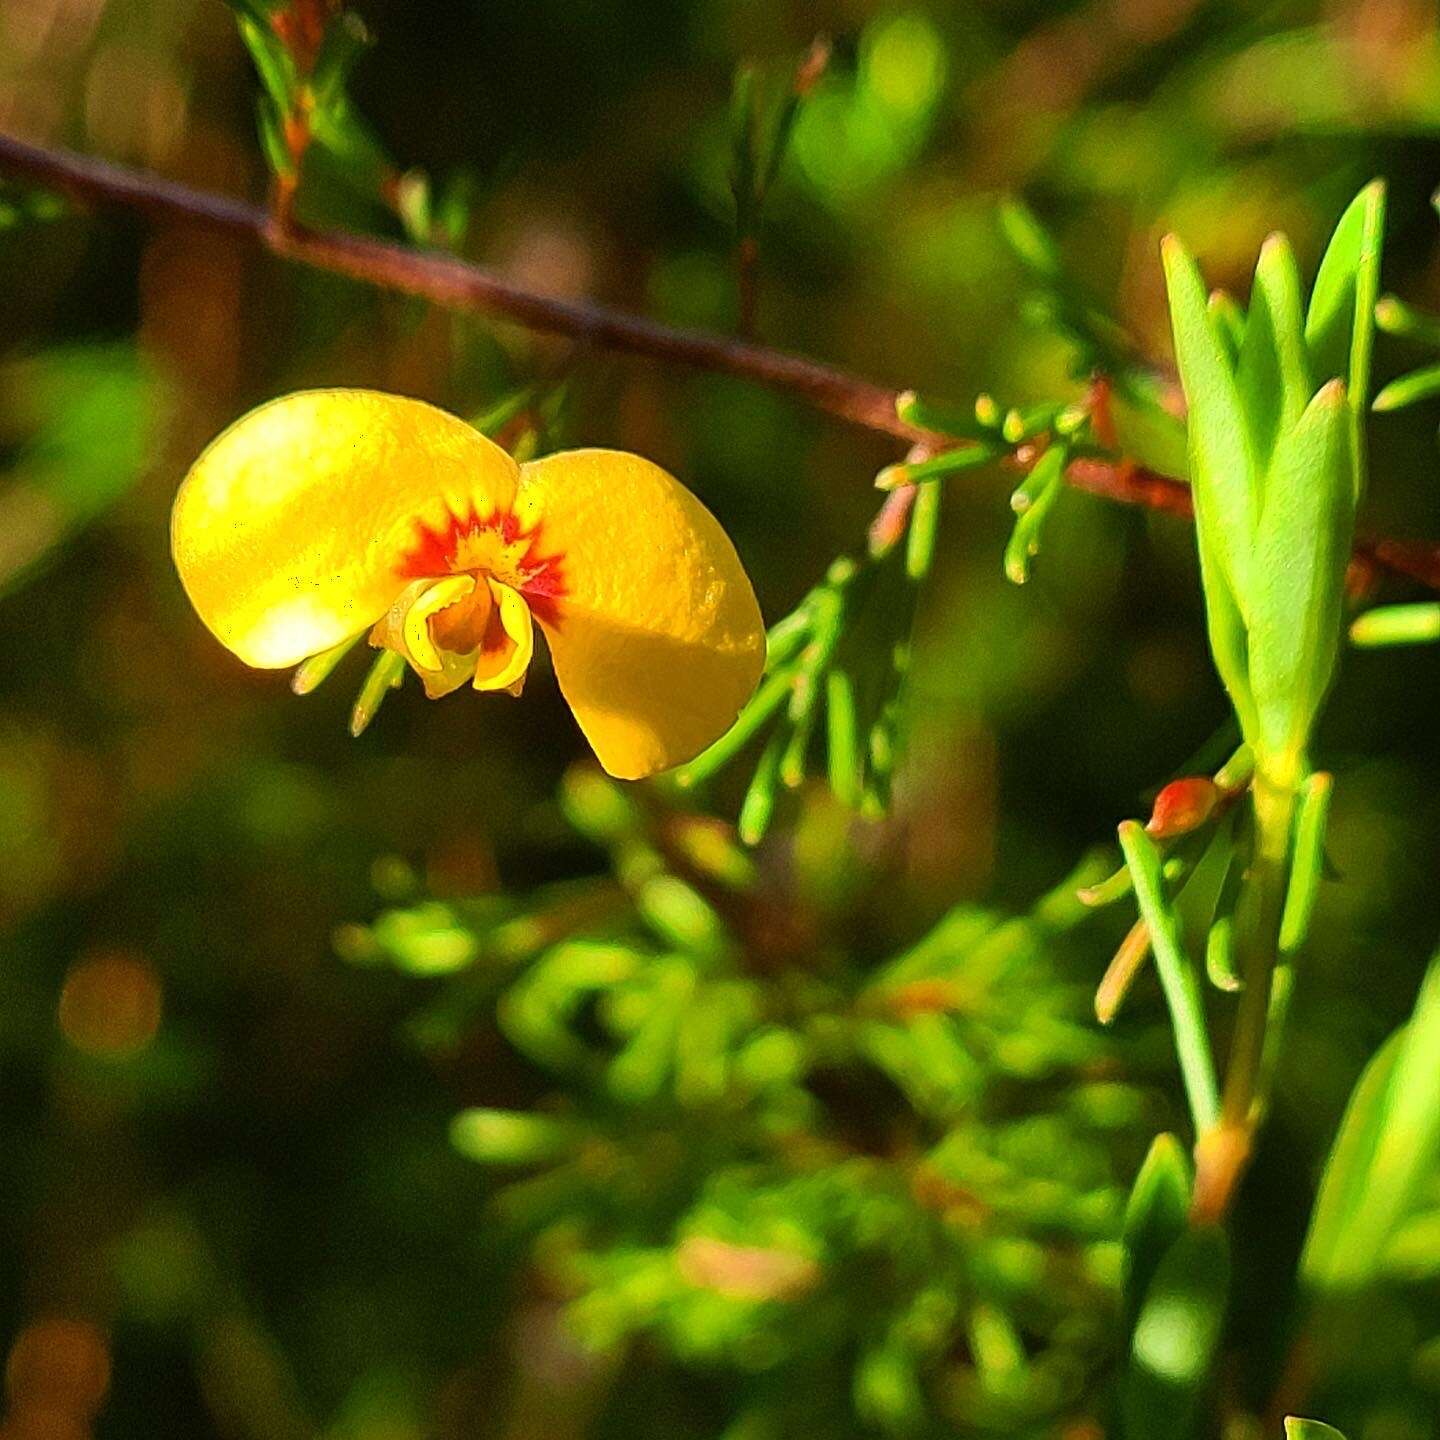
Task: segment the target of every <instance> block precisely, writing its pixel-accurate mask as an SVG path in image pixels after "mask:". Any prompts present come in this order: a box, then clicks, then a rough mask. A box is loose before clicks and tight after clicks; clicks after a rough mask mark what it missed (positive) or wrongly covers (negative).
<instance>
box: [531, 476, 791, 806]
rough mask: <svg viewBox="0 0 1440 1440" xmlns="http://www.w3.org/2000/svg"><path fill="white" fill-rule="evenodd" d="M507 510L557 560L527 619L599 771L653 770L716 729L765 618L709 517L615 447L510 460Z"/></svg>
mask: <svg viewBox="0 0 1440 1440" xmlns="http://www.w3.org/2000/svg"><path fill="white" fill-rule="evenodd" d="M517 514H518V516H519V518H520V522H521V525H522V527H523V528H524V529H525V530H526V531H527V532H529V531H533V533H534V534H535V535H536V536H537V537H538V540H539V543H540V545H541V546H542V547H543V549H544V550H545V552H546V553H547V554H551V555H554V556H556V557H557V558H558V571H559V576H560V584H559V587H558V594H557V596H556V598H555V601H554V604H553V605H547V606H545V607H544V608H538V609H537V611H536V618H537V619H538V620H539V621H540V625H541V628H542V629H543V630H544V631H545V635H546V638H547V639H548V641H549V643H550V651H551V655H552V656H553V658H554V662H555V674H556V678H557V679H558V680H559V682H560V688H561V690H562V691H563V693H564V695H565V698H566V699H567V700H568V701H569V702H570V707H571V709H573V710H574V712H575V718H576V719H577V720H578V721H579V722H580V728H581V729H582V730H583V731H584V732H585V735H586V738H587V739H588V740H589V741H590V744H591V745H592V746H593V747H594V749H595V753H596V755H597V756H598V757H599V759H600V763H601V764H602V765H603V766H604V767H605V769H606V770H608V771H609V772H610V774H612V775H615V776H617V777H619V778H620V779H623V780H635V779H639V778H641V777H642V776H645V775H653V774H655V773H656V772H657V771H660V770H666V769H669V768H670V767H671V766H673V765H680V764H683V763H684V762H685V761H686V760H689V759H691V758H692V757H694V756H695V755H697V754H699V752H700V751H701V750H703V749H704V748H705V747H706V746H707V745H709V744H710V742H711V741H713V740H715V739H716V738H717V737H718V736H720V735H721V734H723V733H724V732H725V730H726V729H728V728H729V726H730V724H731V723H732V722H733V721H734V719H735V716H736V715H737V714H738V713H739V711H740V707H741V706H742V705H744V703H745V702H746V701H747V700H748V699H749V698H750V695H751V693H752V692H753V691H754V689H755V685H756V683H757V682H758V681H759V678H760V673H761V671H762V669H763V668H764V664H765V630H764V625H763V623H762V621H761V618H760V607H759V606H758V605H757V604H756V601H755V592H754V591H753V590H752V589H751V587H750V581H749V578H748V577H747V576H746V574H745V570H744V567H743V566H742V565H741V563H740V557H739V556H738V555H736V553H735V547H734V546H733V545H732V544H731V543H730V539H729V537H728V536H727V535H726V534H725V532H724V531H723V530H722V529H721V528H720V525H719V522H718V521H716V519H715V517H714V516H713V515H711V514H710V512H709V511H708V510H707V509H706V508H705V507H704V506H703V505H702V504H701V503H700V502H699V501H698V500H697V499H696V498H695V496H693V495H692V494H691V493H690V492H689V491H688V490H687V489H685V487H684V486H683V485H681V484H680V483H679V481H677V480H675V479H673V478H672V477H671V476H670V475H668V474H666V472H665V471H664V470H662V469H660V467H659V466H658V465H652V464H651V463H650V461H648V460H642V459H641V458H640V457H639V456H637V455H627V454H623V453H621V452H619V451H614V450H571V451H566V452H562V453H561V454H558V455H550V456H547V457H545V458H544V459H542V460H536V461H532V462H531V463H529V464H527V465H523V466H521V469H520V494H519V499H518V501H517Z"/></svg>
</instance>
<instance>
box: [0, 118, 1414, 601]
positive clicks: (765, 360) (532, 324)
mask: <svg viewBox="0 0 1440 1440" xmlns="http://www.w3.org/2000/svg"><path fill="white" fill-rule="evenodd" d="M0 172H3V173H8V174H10V175H17V176H20V177H22V178H24V179H27V180H30V181H33V182H34V183H35V184H37V185H41V186H44V187H46V188H47V189H51V190H58V191H61V192H63V193H64V194H67V195H69V196H70V197H72V198H73V199H75V200H79V201H90V202H95V203H102V204H109V205H123V206H125V207H127V208H129V209H132V210H137V211H139V212H140V213H141V214H143V215H147V216H149V217H151V218H152V219H156V220H169V221H184V222H186V223H188V224H192V225H200V226H204V227H205V228H207V229H210V230H217V231H221V232H225V233H229V234H233V235H244V236H248V237H249V238H250V239H252V240H254V241H256V242H257V243H258V244H260V245H262V246H264V247H265V248H266V249H267V250H269V251H271V252H272V253H273V254H276V255H280V256H283V257H284V258H285V259H288V260H294V261H296V262H298V263H300V264H303V265H313V266H314V267H316V268H317V269H320V270H329V271H332V272H334V273H335V274H339V275H348V276H349V277H350V278H351V279H354V280H359V281H362V282H364V283H366V284H370V285H376V286H379V287H381V288H383V289H387V290H394V291H397V292H399V293H401V294H405V295H413V296H416V297H417V298H419V299H423V300H428V301H430V302H431V303H432V304H435V305H440V306H443V307H444V308H446V309H449V310H457V311H462V312H464V313H467V314H477V315H480V314H483V315H495V316H499V317H501V318H502V319H506V320H510V321H513V322H514V323H515V324H517V325H522V326H525V327H526V328H527V329H531V330H539V331H545V332H547V333H550V334H556V335H569V336H571V337H573V338H574V339H576V340H578V341H580V342H582V343H584V344H588V345H593V346H597V347H599V348H602V349H608V350H617V351H622V352H625V353H628V354H631V355H643V356H645V357H647V358H649V359H652V360H664V361H667V362H669V363H671V364H675V365H688V366H690V367H692V368H694V369H697V370H707V371H711V372H713V373H716V374H721V375H733V376H736V377H738V378H740V379H744V380H749V381H751V382H752V383H754V384H757V385H765V386H768V387H769V388H770V389H772V390H779V391H782V392H784V393H786V394H788V395H791V396H793V397H794V398H795V399H797V400H799V401H802V402H803V403H805V404H807V405H810V406H811V407H812V408H814V409H816V410H820V411H822V412H824V413H825V414H827V415H833V416H834V417H836V418H837V419H840V420H844V421H847V422H848V423H850V424H852V425H858V426H861V427H862V428H864V429H867V430H873V431H876V432H878V433H879V434H882V435H889V436H892V437H894V438H895V439H897V440H904V441H907V442H909V443H911V444H914V443H916V442H919V441H924V442H929V443H931V444H935V443H938V444H940V445H944V444H946V443H949V442H947V441H946V440H945V437H943V436H936V435H931V434H928V433H927V432H925V431H923V430H919V429H917V428H916V427H915V426H913V425H907V424H906V423H905V422H904V421H903V420H901V419H900V418H899V416H898V415H896V413H895V402H896V400H897V399H898V398H899V396H900V394H902V393H903V392H901V391H898V390H895V389H891V388H889V387H887V386H884V385H876V384H875V383H874V382H872V381H869V380H865V379H862V378H861V377H860V376H858V375H852V374H850V373H848V372H847V371H844V370H838V369H836V368H835V367H834V366H830V365H822V364H820V363H819V362H817V361H814V360H809V359H806V358H805V357H804V356H802V355H794V354H791V353H789V352H787V351H784V350H776V349H774V348H772V347H771V346H768V345H758V344H755V343H753V342H751V341H747V340H736V339H730V338H728V337H726V336H723V335H710V334H706V333H705V332H703V331H699V330H680V329H675V328H673V327H671V326H668V325H659V324H656V323H655V322H654V321H652V320H646V319H644V318H642V317H641V316H638V315H629V314H626V313H625V312H624V311H620V310H612V309H609V308H608V307H606V306H603V305H592V304H587V303H584V302H580V301H572V300H560V299H557V298H556V297H555V296H553V295H543V294H539V293H537V292H536V291H533V290H527V289H525V288H524V287H522V286H520V285H516V284H515V283H514V282H512V281H510V280H507V279H505V278H504V277H503V276H501V275H498V274H496V273H495V272H494V271H493V270H487V269H485V268H484V267H483V266H479V265H472V264H469V263H467V262H465V261H463V260H457V259H456V258H455V257H454V256H451V255H445V254H441V253H439V252H437V251H432V250H416V249H412V248H410V247H408V246H404V245H395V244H390V243H388V242H386V241H383V240H372V239H369V238H367V237H365V236H361V235H352V234H348V233H346V232H344V231H338V230H306V229H302V228H299V227H296V226H294V225H283V224H279V223H277V222H276V220H275V219H274V217H273V216H272V215H270V214H269V213H268V212H267V211H266V210H264V209H263V208H261V207H260V206H258V205H251V204H247V203H246V202H245V201H243V200H233V199H230V198H229V197H227V196H223V195H215V194H213V193H211V192H209V191H205V190H196V189H193V188H191V187H190V186H188V185H181V184H177V183H176V182H175V181H173V180H165V179H163V178H161V177H160V176H158V175H151V174H148V173H147V172H145V171H142V170H133V169H130V168H128V167H126V166H123V165H114V164H111V163H109V162H108V161H104V160H94V159H91V158H90V157H88V156H85V155H77V154H75V153H74V152H73V151H68V150H59V149H49V148H46V147H44V146H40V145H30V144H27V143H26V142H25V141H23V140H17V139H14V138H13V137H11V136H8V135H0ZM1065 478H1066V480H1067V481H1068V482H1069V483H1070V484H1071V485H1072V486H1074V488H1075V489H1077V490H1083V491H1085V492H1087V493H1088V494H1091V495H1097V496H1099V497H1101V498H1102V499H1105V500H1111V501H1114V502H1116V503H1118V504H1122V505H1137V506H1140V507H1142V508H1144V509H1148V510H1161V511H1164V512H1166V513H1168V514H1172V515H1181V516H1189V515H1190V514H1191V505H1190V487H1189V486H1188V485H1187V484H1186V483H1185V482H1184V481H1183V480H1175V479H1172V478H1170V477H1169V476H1166V475H1157V474H1155V473H1154V472H1153V471H1150V470H1146V469H1144V468H1143V467H1141V466H1138V465H1134V464H1131V463H1130V462H1128V461H1118V462H1117V461H1109V460H1102V459H1089V458H1086V459H1078V460H1073V461H1071V463H1070V465H1069V467H1068V469H1067V470H1066V473H1065ZM1355 559H1356V562H1357V564H1356V568H1357V569H1358V570H1359V571H1361V572H1362V573H1363V574H1372V573H1376V572H1386V573H1389V574H1391V575H1396V576H1400V577H1402V578H1404V579H1407V580H1411V581H1414V582H1415V583H1417V584H1419V585H1423V586H1424V587H1426V588H1427V589H1431V590H1440V545H1435V544H1433V543H1431V542H1429V541H1409V540H1384V539H1381V540H1373V541H1367V542H1362V543H1360V544H1358V545H1357V546H1356V547H1355Z"/></svg>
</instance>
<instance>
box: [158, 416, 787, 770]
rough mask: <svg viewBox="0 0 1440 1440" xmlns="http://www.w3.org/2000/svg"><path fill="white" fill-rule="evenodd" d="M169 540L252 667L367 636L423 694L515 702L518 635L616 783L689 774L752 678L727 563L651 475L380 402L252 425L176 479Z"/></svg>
mask: <svg viewBox="0 0 1440 1440" xmlns="http://www.w3.org/2000/svg"><path fill="white" fill-rule="evenodd" d="M170 536H171V548H172V551H173V553H174V557H175V565H176V568H177V569H178V570H179V572H180V579H181V581H182V583H183V584H184V586H185V590H186V593H187V594H188V595H189V596H190V600H191V602H192V603H193V604H194V606H195V609H196V611H197V612H198V614H199V616H200V618H201V620H203V621H204V622H205V624H206V625H207V626H208V627H209V628H210V630H211V631H212V632H213V633H214V634H215V636H216V637H217V638H218V639H219V640H220V642H221V643H222V644H223V645H225V646H226V647H227V648H228V649H230V650H232V651H233V652H234V653H235V654H236V655H238V656H239V657H240V658H241V659H242V660H243V661H245V663H246V664H248V665H254V666H257V667H260V668H265V669H274V668H281V667H286V666H291V665H296V664H298V663H300V662H302V661H304V660H306V659H308V658H310V657H311V656H315V655H318V654H321V653H322V652H324V651H326V650H329V649H332V648H333V647H335V646H337V645H339V644H342V643H343V642H345V641H347V640H350V639H352V638H354V637H357V636H359V635H360V634H361V633H363V632H364V631H366V630H367V629H368V630H369V631H370V643H371V644H372V645H374V646H377V647H383V648H385V649H388V650H391V651H394V652H395V653H396V654H397V655H399V656H401V657H402V658H403V659H404V660H405V661H406V662H407V663H408V664H409V665H410V667H411V668H412V669H413V670H414V671H415V672H416V673H417V674H418V675H419V676H420V678H421V680H423V681H424V683H425V690H426V693H427V694H428V695H430V696H432V697H435V696H439V695H444V694H447V693H449V692H450V691H451V690H454V689H457V688H458V687H460V686H461V685H464V684H466V683H467V682H469V683H470V684H471V685H473V686H474V687H475V689H477V690H507V691H509V692H510V693H511V694H516V695H518V694H519V693H520V687H521V686H522V685H523V683H524V680H525V673H526V670H527V669H528V667H529V665H530V660H531V657H532V655H533V653H534V645H535V639H534V627H535V625H536V624H538V625H539V627H540V629H541V630H542V631H543V632H544V634H545V638H546V640H547V642H548V644H549V646H550V654H551V657H552V659H553V661H554V665H555V674H556V677H557V679H558V680H559V682H560V689H561V692H562V693H563V694H564V696H565V698H566V700H567V701H568V702H569V704H570V707H571V709H572V710H573V711H574V712H575V718H576V719H577V720H578V721H579V723H580V728H581V729H582V730H583V731H584V732H585V735H586V738H587V739H588V740H589V741H590V744H591V745H592V746H593V747H594V749H595V753H596V755H597V756H598V757H599V759H600V763H601V764H602V765H603V766H604V767H605V769H606V770H608V771H609V772H610V774H612V775H615V776H618V777H619V778H621V779H626V780H633V779H639V778H641V777H642V776H645V775H653V774H655V773H656V772H657V771H660V770H665V769H668V768H670V767H671V766H673V765H679V764H682V763H683V762H684V761H686V760H689V759H691V758H692V757H693V756H695V755H697V754H698V753H699V752H700V751H701V750H703V749H704V748H705V747H706V746H707V745H708V744H710V742H711V741H712V740H714V739H716V738H717V737H718V736H720V735H721V734H723V733H724V732H725V730H726V729H728V728H729V726H730V724H731V722H732V721H733V720H734V719H735V716H736V714H737V713H738V712H739V710H740V707H741V706H742V705H744V703H745V702H746V700H748V699H749V698H750V695H751V692H752V691H753V690H754V688H755V685H756V683H757V681H758V680H759V677H760V673H761V670H762V669H763V668H764V662H765V632H764V628H763V625H762V622H761V618H760V610H759V606H758V605H757V604H756V602H755V594H754V591H753V590H752V589H751V587H750V581H749V579H748V578H747V576H746V574H745V570H744V568H743V566H742V565H741V563H740V559H739V557H738V556H737V555H736V553H735V547H734V546H733V545H732V544H731V543H730V540H729V537H728V536H727V535H726V534H725V532H724V531H723V530H722V529H721V528H720V525H719V523H718V522H717V521H716V520H715V518H714V516H712V515H711V514H710V512H709V511H708V510H706V509H705V507H704V506H703V505H702V504H701V503H700V502H699V501H698V500H697V499H696V498H695V497H694V496H693V495H692V494H691V493H690V492H689V491H688V490H687V489H685V487H684V486H683V485H681V484H680V483H679V481H677V480H675V479H674V478H672V477H671V476H670V475H668V474H666V472H665V471H664V470H662V469H660V467H659V466H658V465H653V464H651V463H650V461H648V460H643V459H641V458H640V457H639V456H638V455H627V454H624V453H622V452H620V451H615V450H569V451H564V452H562V453H560V454H556V455H549V456H546V457H545V458H544V459H541V460H535V461H531V462H529V463H528V464H524V465H518V464H516V462H515V461H514V460H513V459H512V458H511V457H510V455H508V454H507V453H506V452H505V451H504V450H502V449H501V448H500V447H499V446H498V445H495V444H493V443H492V442H491V441H490V440H488V439H486V438H485V436H483V435H481V434H480V433H479V432H478V431H477V430H474V429H472V428H471V427H470V426H469V425H467V424H465V422H464V421H462V420H459V419H457V418H456V417H455V416H453V415H449V414H446V413H445V412H444V411H443V410H437V409H436V408H435V407H434V406H432V405H427V404H425V403H423V402H422V401H419V400H408V399H404V398H402V397H400V396H397V395H385V394H380V393H378V392H376V391H369V390H309V391H302V392H300V393H299V394H295V395H287V396H284V397H283V398H281V399H278V400H273V401H271V402H270V403H269V404H267V405H262V406H260V408H259V409H257V410H252V411H251V412H250V414H248V415H246V416H244V417H243V418H242V419H240V420H238V421H236V422H235V424H233V425H232V426H231V427H230V428H229V429H228V430H226V431H225V432H224V433H223V434H222V435H221V436H220V437H219V438H218V439H217V440H215V441H213V442H212V443H211V445H210V446H209V448H208V449H207V450H206V451H205V453H204V454H203V455H201V457H200V458H199V460H197V461H196V462H195V464H194V466H193V467H192V469H191V470H190V473H189V474H188V475H187V476H186V477H185V480H184V482H183V484H182V485H181V487H180V492H179V494H178V495H177V496H176V498H175V509H174V513H173V515H172V517H171V526H170Z"/></svg>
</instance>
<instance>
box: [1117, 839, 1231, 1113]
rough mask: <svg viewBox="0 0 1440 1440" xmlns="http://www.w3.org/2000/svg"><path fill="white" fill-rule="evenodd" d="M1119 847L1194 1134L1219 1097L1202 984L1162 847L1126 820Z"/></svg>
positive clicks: (1215, 1107)
mask: <svg viewBox="0 0 1440 1440" xmlns="http://www.w3.org/2000/svg"><path fill="white" fill-rule="evenodd" d="M1119 834H1120V848H1121V849H1122V850H1123V851H1124V852H1125V863H1126V864H1127V865H1128V866H1129V867H1130V875H1131V878H1132V879H1133V881H1134V882H1135V899H1136V902H1137V903H1138V905H1139V907H1140V914H1141V916H1142V917H1143V918H1144V921H1145V924H1146V925H1147V926H1148V927H1149V929H1150V943H1151V946H1152V947H1153V949H1154V952H1155V969H1156V970H1157V972H1158V973H1159V975H1160V985H1161V988H1162V989H1163V990H1164V992H1165V1000H1166V1003H1167V1004H1168V1005H1169V1007H1170V1022H1171V1026H1172V1028H1173V1029H1174V1032H1175V1050H1176V1054H1177V1055H1178V1056H1179V1060H1180V1073H1181V1075H1182V1076H1183V1078H1184V1081H1185V1094H1186V1098H1187V1099H1188V1100H1189V1102H1190V1114H1191V1117H1192V1119H1193V1121H1194V1125H1195V1132H1196V1134H1203V1133H1204V1132H1205V1131H1206V1130H1208V1129H1210V1127H1211V1126H1212V1125H1214V1124H1215V1122H1216V1120H1217V1119H1218V1118H1219V1114H1220V1098H1219V1094H1218V1093H1217V1086H1216V1083H1215V1062H1214V1060H1213V1058H1212V1057H1211V1054H1210V1037H1209V1032H1208V1030H1207V1029H1206V1025H1205V1006H1204V1002H1203V1000H1202V998H1201V994H1200V983H1199V980H1198V979H1197V977H1196V974H1195V968H1194V966H1193V965H1191V963H1190V960H1189V957H1188V956H1187V955H1186V954H1185V950H1184V947H1183V946H1182V944H1181V941H1180V922H1179V920H1178V918H1177V917H1176V915H1175V912H1174V910H1173V908H1172V907H1171V904H1170V899H1169V897H1168V896H1167V895H1166V893H1165V879H1164V875H1163V873H1162V871H1161V864H1160V852H1159V850H1158V849H1156V847H1155V842H1154V841H1153V840H1151V838H1150V837H1149V836H1148V835H1147V834H1146V833H1145V827H1144V826H1143V825H1141V824H1139V823H1138V822H1137V821H1134V820H1127V821H1125V822H1124V823H1123V824H1122V825H1121V826H1120V830H1119Z"/></svg>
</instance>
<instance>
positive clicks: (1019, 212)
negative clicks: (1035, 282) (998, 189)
mask: <svg viewBox="0 0 1440 1440" xmlns="http://www.w3.org/2000/svg"><path fill="white" fill-rule="evenodd" d="M999 216H1000V232H1001V234H1002V235H1004V237H1005V240H1006V242H1007V243H1008V244H1009V246H1010V249H1011V250H1012V251H1013V252H1014V253H1015V257H1016V258H1017V259H1018V260H1019V261H1020V263H1021V264H1022V265H1024V266H1025V267H1026V269H1028V270H1030V271H1032V272H1033V273H1034V274H1035V275H1037V276H1039V277H1040V278H1041V279H1043V280H1048V281H1050V282H1051V283H1052V284H1054V283H1059V282H1060V281H1062V280H1063V279H1064V278H1065V270H1064V266H1063V264H1062V263H1061V260H1060V252H1059V250H1058V249H1056V246H1055V242H1054V241H1053V240H1052V239H1051V238H1050V236H1049V234H1048V232H1047V231H1046V230H1045V227H1044V226H1043V225H1041V224H1040V222H1039V221H1038V220H1037V219H1036V218H1035V215H1034V213H1033V212H1032V211H1031V210H1030V208H1029V206H1027V205H1025V204H1023V203H1022V202H1021V201H1019V200H1003V201H1001V203H1000V207H999Z"/></svg>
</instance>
